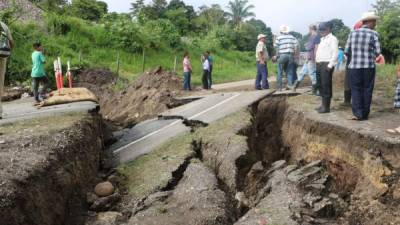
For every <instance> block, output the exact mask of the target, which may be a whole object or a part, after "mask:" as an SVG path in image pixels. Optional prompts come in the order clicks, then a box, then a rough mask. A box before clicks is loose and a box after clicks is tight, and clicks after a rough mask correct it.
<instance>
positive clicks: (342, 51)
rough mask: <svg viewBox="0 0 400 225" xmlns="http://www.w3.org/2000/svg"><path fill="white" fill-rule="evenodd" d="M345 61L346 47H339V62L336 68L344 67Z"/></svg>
mask: <svg viewBox="0 0 400 225" xmlns="http://www.w3.org/2000/svg"><path fill="white" fill-rule="evenodd" d="M343 62H344V49H343V48H342V47H339V53H338V63H337V65H336V70H340V68H342V63H343Z"/></svg>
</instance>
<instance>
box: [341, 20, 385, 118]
mask: <svg viewBox="0 0 400 225" xmlns="http://www.w3.org/2000/svg"><path fill="white" fill-rule="evenodd" d="M378 19H379V17H378V16H377V15H376V14H375V13H374V12H367V13H364V14H363V16H362V18H361V21H362V24H363V25H362V27H361V28H360V29H358V30H354V31H352V32H351V33H350V35H349V38H348V40H347V44H346V49H345V54H346V55H348V56H351V59H350V64H349V66H348V68H349V76H350V86H351V97H352V100H353V103H352V110H353V117H351V119H352V120H356V121H362V120H368V117H369V113H370V108H371V102H372V94H373V90H374V85H375V75H376V71H375V63H376V62H380V61H384V59H383V56H382V55H381V45H380V42H379V34H378V33H377V32H376V31H374V29H375V27H376V22H377V20H378Z"/></svg>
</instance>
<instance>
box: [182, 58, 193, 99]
mask: <svg viewBox="0 0 400 225" xmlns="http://www.w3.org/2000/svg"><path fill="white" fill-rule="evenodd" d="M191 76H192V66H191V65H190V57H189V53H188V52H185V54H184V55H183V90H185V91H191V90H192V88H191V85H190V80H191Z"/></svg>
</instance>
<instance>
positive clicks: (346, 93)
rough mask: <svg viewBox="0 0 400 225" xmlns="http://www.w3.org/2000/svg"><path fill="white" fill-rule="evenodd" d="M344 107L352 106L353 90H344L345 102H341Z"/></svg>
mask: <svg viewBox="0 0 400 225" xmlns="http://www.w3.org/2000/svg"><path fill="white" fill-rule="evenodd" d="M340 106H343V107H350V106H351V91H344V102H343V103H342V104H340Z"/></svg>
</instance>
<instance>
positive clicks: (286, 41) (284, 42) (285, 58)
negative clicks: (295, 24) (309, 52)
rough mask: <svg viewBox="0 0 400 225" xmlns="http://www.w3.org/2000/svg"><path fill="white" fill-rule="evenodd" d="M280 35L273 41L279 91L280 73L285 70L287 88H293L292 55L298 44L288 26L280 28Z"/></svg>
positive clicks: (280, 88) (280, 84)
mask: <svg viewBox="0 0 400 225" xmlns="http://www.w3.org/2000/svg"><path fill="white" fill-rule="evenodd" d="M280 33H281V35H280V36H279V37H277V38H276V40H275V44H274V46H275V48H276V52H277V59H278V76H277V85H278V90H279V91H281V90H282V87H283V84H282V73H283V71H284V70H285V73H286V76H287V80H288V86H293V81H294V79H293V76H294V71H293V70H294V69H295V68H294V66H293V65H294V63H295V59H294V55H295V54H296V49H298V45H299V42H298V41H297V39H296V38H295V37H293V35H291V34H289V33H290V28H289V27H288V26H281V29H280Z"/></svg>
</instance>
